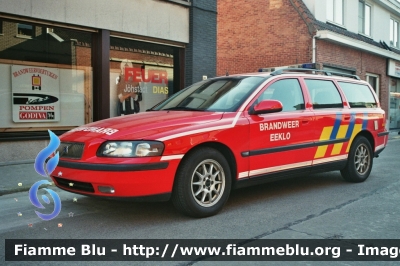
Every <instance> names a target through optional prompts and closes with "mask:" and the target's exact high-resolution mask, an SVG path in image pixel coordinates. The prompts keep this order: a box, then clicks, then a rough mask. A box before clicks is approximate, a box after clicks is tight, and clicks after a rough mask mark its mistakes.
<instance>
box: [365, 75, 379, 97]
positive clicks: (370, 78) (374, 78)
mask: <svg viewBox="0 0 400 266" xmlns="http://www.w3.org/2000/svg"><path fill="white" fill-rule="evenodd" d="M366 76H367V82H368V83H369V84H370V85H371V87H372V88H373V89H374V91H375V93H376V95H377V96H378V99H379V76H378V75H374V74H368V73H367V75H366Z"/></svg>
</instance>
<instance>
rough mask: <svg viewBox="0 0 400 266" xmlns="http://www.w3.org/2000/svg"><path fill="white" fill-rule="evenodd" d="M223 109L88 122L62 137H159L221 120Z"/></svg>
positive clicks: (163, 113) (154, 112) (143, 115)
mask: <svg viewBox="0 0 400 266" xmlns="http://www.w3.org/2000/svg"><path fill="white" fill-rule="evenodd" d="M222 116H223V113H222V112H203V111H150V112H144V113H139V114H132V115H126V116H120V117H113V118H109V119H105V120H101V121H97V122H93V123H90V124H86V125H83V126H80V127H77V128H75V129H72V130H70V131H68V132H67V133H65V134H63V135H62V140H67V141H68V140H77V139H80V140H88V139H92V138H102V139H107V140H111V139H112V140H116V139H118V140H135V139H157V138H160V137H164V136H166V135H169V134H173V133H177V132H185V131H187V130H191V129H192V128H196V127H198V126H199V125H204V124H207V123H211V122H215V121H219V120H221V118H222Z"/></svg>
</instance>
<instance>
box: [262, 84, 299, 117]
mask: <svg viewBox="0 0 400 266" xmlns="http://www.w3.org/2000/svg"><path fill="white" fill-rule="evenodd" d="M263 100H278V101H280V102H281V103H282V106H283V109H282V111H283V112H285V111H296V110H303V109H304V98H303V93H302V91H301V87H300V83H299V81H298V80H297V79H281V80H278V81H276V82H274V83H272V84H271V85H269V86H268V88H267V89H266V90H265V91H264V92H263V93H262V94H261V96H260V97H259V98H258V99H257V103H259V102H261V101H263Z"/></svg>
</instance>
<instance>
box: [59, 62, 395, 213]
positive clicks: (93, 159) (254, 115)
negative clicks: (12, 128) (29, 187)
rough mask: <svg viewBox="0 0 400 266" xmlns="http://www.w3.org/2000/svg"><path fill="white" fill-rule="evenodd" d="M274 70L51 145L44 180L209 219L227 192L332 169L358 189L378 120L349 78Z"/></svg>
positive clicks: (381, 134) (378, 142) (376, 140)
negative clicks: (166, 204)
mask: <svg viewBox="0 0 400 266" xmlns="http://www.w3.org/2000/svg"><path fill="white" fill-rule="evenodd" d="M334 74H338V73H331V72H327V71H321V70H310V69H295V70H293V69H286V70H285V69H284V70H278V71H275V72H271V73H267V72H259V73H251V74H241V75H232V76H223V77H217V78H212V79H208V80H204V81H200V82H198V83H195V84H194V85H192V86H190V87H188V88H186V89H184V90H182V91H179V92H178V93H176V94H174V95H172V96H171V97H169V98H168V99H166V100H164V101H163V102H161V103H159V104H158V105H157V106H155V107H153V108H151V109H150V110H148V111H147V112H143V113H139V114H134V115H127V116H122V117H114V118H110V119H105V120H102V121H97V122H94V123H90V124H87V125H84V126H81V127H78V128H75V129H73V130H71V131H69V132H67V133H65V134H63V135H62V136H61V137H60V140H61V145H60V146H59V148H58V152H59V155H60V161H59V163H58V166H57V168H56V169H55V171H54V172H53V174H52V178H53V180H54V182H55V184H56V185H57V186H58V187H59V188H61V189H64V190H67V191H70V192H73V193H79V194H84V195H90V196H100V197H113V198H134V199H136V200H146V201H151V200H160V201H163V200H164V201H165V200H169V199H172V201H173V204H174V206H175V207H176V208H177V209H178V210H180V211H181V212H182V213H184V214H186V215H189V216H193V217H206V216H211V215H214V214H216V213H218V212H219V211H220V210H221V209H222V207H223V205H224V204H225V203H226V201H227V200H228V197H229V194H230V191H231V190H232V189H233V188H240V187H244V186H248V185H254V184H259V183H263V182H268V181H271V180H276V179H280V178H287V177H292V176H295V175H308V174H310V173H314V172H325V171H332V170H340V172H341V174H342V176H343V178H344V179H345V180H347V181H350V182H362V181H365V180H366V179H367V178H368V176H369V174H370V172H371V169H372V163H373V158H374V157H378V154H379V153H380V152H381V151H382V150H383V149H384V148H385V146H386V144H387V140H388V132H387V130H386V129H385V121H386V118H385V112H384V111H383V110H382V109H381V107H380V104H379V101H378V98H377V96H376V95H375V93H374V91H373V90H372V89H371V87H370V85H369V84H368V83H367V82H365V81H361V80H359V78H358V77H357V76H351V75H348V76H347V77H344V76H343V74H338V75H341V76H334Z"/></svg>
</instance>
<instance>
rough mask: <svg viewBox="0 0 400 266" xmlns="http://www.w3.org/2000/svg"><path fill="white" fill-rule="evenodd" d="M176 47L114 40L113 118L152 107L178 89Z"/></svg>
mask: <svg viewBox="0 0 400 266" xmlns="http://www.w3.org/2000/svg"><path fill="white" fill-rule="evenodd" d="M173 53H174V52H173V48H172V47H169V46H167V45H159V44H151V43H146V42H140V41H136V40H129V39H123V38H117V37H111V39H110V81H111V82H110V117H114V116H120V115H128V114H136V113H139V112H144V111H146V110H147V109H149V108H152V107H153V106H155V105H156V104H158V103H159V102H161V101H163V100H165V99H166V98H167V97H168V96H169V95H172V94H173V93H174V92H176V91H174V82H173V78H174V71H175V69H174V58H173Z"/></svg>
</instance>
